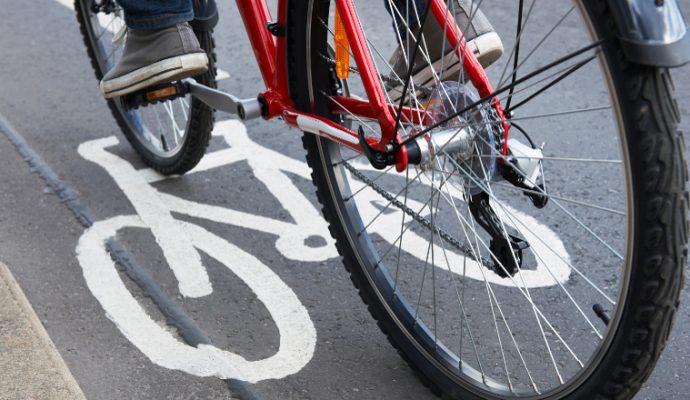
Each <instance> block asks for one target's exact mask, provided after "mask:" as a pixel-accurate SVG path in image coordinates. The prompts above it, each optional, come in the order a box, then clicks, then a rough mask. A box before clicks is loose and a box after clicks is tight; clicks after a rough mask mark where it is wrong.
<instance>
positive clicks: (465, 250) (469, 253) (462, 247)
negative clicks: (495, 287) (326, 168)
mask: <svg viewBox="0 0 690 400" xmlns="http://www.w3.org/2000/svg"><path fill="white" fill-rule="evenodd" d="M342 164H343V165H344V166H345V168H346V169H347V170H348V171H350V172H351V173H352V174H353V175H354V176H356V177H357V178H358V179H360V180H361V181H362V182H364V183H365V184H366V185H367V186H369V187H371V188H372V189H373V190H374V191H375V192H376V193H378V194H379V195H381V197H383V198H384V199H386V200H388V201H389V202H390V203H391V204H393V205H394V206H395V207H397V208H399V209H400V210H402V211H403V212H404V213H405V214H407V215H409V216H411V217H412V218H413V219H414V220H415V221H417V222H419V223H420V224H422V226H424V227H426V228H427V229H429V230H431V231H434V233H436V234H438V235H439V237H440V238H441V239H443V240H444V241H446V242H447V243H449V244H450V245H451V246H453V247H454V248H456V249H457V250H459V251H460V252H461V253H462V255H463V256H466V257H469V258H471V259H472V260H474V261H477V262H479V263H480V264H482V265H484V266H486V267H489V266H491V265H492V263H491V261H489V260H487V259H485V258H483V257H479V259H477V257H476V256H475V255H474V251H473V250H472V248H471V247H469V246H467V245H466V244H463V243H460V241H458V240H457V239H456V238H454V237H453V236H452V235H450V234H449V233H448V232H446V231H444V230H443V229H441V228H438V227H436V226H433V225H432V223H431V221H429V220H428V219H426V218H424V217H423V216H421V215H420V214H419V213H417V212H415V211H414V210H413V209H411V208H410V207H408V206H406V205H405V204H403V203H402V202H401V201H400V200H398V199H396V198H395V197H394V196H393V195H391V194H390V193H388V191H386V190H385V189H383V188H382V187H381V186H379V185H377V184H376V182H374V181H373V180H371V179H369V178H367V177H366V175H364V174H363V173H361V172H360V171H359V170H358V169H357V168H355V167H353V166H352V164H350V163H349V162H347V161H343V163H342Z"/></svg>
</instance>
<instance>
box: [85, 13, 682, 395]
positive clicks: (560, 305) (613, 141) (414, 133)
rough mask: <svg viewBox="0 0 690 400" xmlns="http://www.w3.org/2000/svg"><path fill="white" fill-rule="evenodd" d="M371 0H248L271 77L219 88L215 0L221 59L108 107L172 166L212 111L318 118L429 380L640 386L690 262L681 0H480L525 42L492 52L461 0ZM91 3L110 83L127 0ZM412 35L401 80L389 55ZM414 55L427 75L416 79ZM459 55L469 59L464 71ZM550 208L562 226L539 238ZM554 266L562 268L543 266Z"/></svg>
mask: <svg viewBox="0 0 690 400" xmlns="http://www.w3.org/2000/svg"><path fill="white" fill-rule="evenodd" d="M331 3H333V4H331ZM353 3H354V2H353V1H350V0H336V1H335V2H330V1H327V0H309V1H302V2H296V1H291V0H282V1H279V3H278V14H277V15H278V18H277V20H275V21H274V20H273V18H272V17H271V14H270V12H269V9H268V6H267V5H266V3H265V2H250V1H245V0H238V1H237V6H238V8H239V11H240V13H241V16H242V19H243V21H244V23H245V28H246V29H247V33H248V35H249V39H250V42H251V45H252V48H253V50H254V54H255V56H256V58H257V62H258V65H259V68H260V71H261V74H262V77H263V79H264V82H265V83H266V87H267V90H266V91H265V92H263V93H261V94H259V96H257V98H254V99H247V100H241V99H238V98H237V97H235V96H232V95H229V94H225V93H223V92H221V91H218V90H215V89H213V88H214V87H215V79H214V73H215V66H214V61H215V55H214V41H213V35H212V28H213V26H214V25H215V22H216V20H217V11H216V9H215V4H214V3H213V2H201V1H197V2H195V5H196V9H197V13H196V15H197V19H196V20H195V22H194V23H193V26H194V27H195V29H196V31H197V34H198V36H199V38H200V42H201V43H202V46H203V47H204V49H205V50H206V51H207V52H208V53H209V55H210V57H209V58H210V59H211V68H210V69H209V72H208V73H206V74H204V75H202V76H200V77H197V78H196V79H187V80H183V81H180V82H175V83H171V84H169V85H164V86H162V87H157V88H150V89H147V90H144V91H142V92H139V93H136V94H133V95H129V96H126V97H124V98H118V99H114V100H111V101H109V105H110V108H111V110H112V111H113V113H114V115H115V117H116V119H117V121H118V123H119V124H120V126H121V128H122V129H123V131H124V133H125V136H126V137H127V139H128V140H129V141H130V143H131V144H132V146H133V147H134V148H135V149H136V150H137V151H138V153H139V154H140V156H141V157H142V159H143V160H144V161H145V162H146V163H147V164H148V165H150V166H151V167H153V168H154V169H156V170H158V171H160V172H162V173H166V174H181V173H184V172H186V171H188V170H189V169H191V168H193V167H194V165H196V163H197V162H198V161H199V160H200V159H201V157H202V156H203V152H204V149H205V147H206V145H207V143H208V137H209V133H210V130H211V128H212V123H213V110H212V108H211V107H213V108H216V109H219V110H223V111H227V112H230V113H233V114H237V115H238V116H239V117H240V118H242V119H251V118H259V117H263V118H265V119H271V118H282V119H283V121H284V122H285V123H287V124H288V125H289V126H292V127H295V128H298V129H299V130H301V131H303V132H305V134H304V135H303V138H302V140H303V144H304V147H305V149H306V152H307V156H306V157H307V162H308V164H309V165H310V167H311V168H312V180H313V181H314V184H315V186H316V191H317V196H318V199H319V201H320V202H321V204H322V206H323V210H322V211H323V214H324V216H325V218H326V220H327V221H328V222H329V224H330V231H331V235H332V236H333V237H334V239H335V241H336V247H337V249H338V251H339V253H340V255H341V256H342V258H343V262H344V264H345V267H346V268H347V269H348V271H349V272H350V274H351V278H352V281H353V283H354V284H355V286H356V287H357V288H358V290H359V294H360V296H361V297H362V299H363V300H364V301H365V303H367V304H368V306H369V311H370V312H371V314H372V315H373V317H374V318H375V319H376V320H377V321H378V324H379V326H380V328H381V329H382V331H383V332H384V333H385V334H386V335H387V337H388V339H389V340H390V342H391V343H392V344H393V346H395V347H396V348H397V349H398V350H399V351H400V353H401V355H402V357H403V358H404V359H405V360H406V361H407V362H408V363H409V364H410V365H411V366H412V368H413V369H414V370H416V371H417V372H418V373H419V376H420V377H421V379H422V381H423V382H424V383H425V384H427V385H428V386H429V387H430V388H431V390H432V391H434V393H437V394H440V395H441V394H442V395H445V396H448V397H451V398H463V399H494V398H530V399H562V398H581V399H590V398H596V397H602V398H630V397H632V396H633V395H634V394H635V393H636V392H637V391H638V390H639V388H640V387H641V385H642V383H643V382H644V381H645V379H646V378H647V377H648V376H649V375H650V373H651V371H652V369H653V368H654V364H655V363H656V360H657V359H658V357H659V355H660V353H661V350H662V349H663V347H664V344H665V342H666V340H667V338H668V335H669V332H670V328H671V325H672V322H673V318H674V313H675V311H676V310H677V308H678V298H679V294H680V290H681V288H682V284H683V278H684V267H685V265H686V261H687V241H688V238H687V234H688V225H687V208H688V193H687V191H686V189H685V185H686V182H687V172H686V167H685V158H684V150H683V149H684V144H683V137H682V134H681V132H679V131H678V129H677V127H678V119H679V113H678V110H677V107H676V104H675V101H674V100H673V87H672V82H671V78H670V75H669V72H668V69H669V68H670V67H674V66H677V65H681V64H684V63H685V62H687V61H688V60H690V50H688V49H689V47H690V46H689V45H688V43H689V41H690V36H689V35H687V29H686V28H685V22H684V20H683V18H682V16H681V15H680V12H679V10H678V5H677V3H676V2H675V1H665V2H664V1H657V2H643V1H630V2H624V1H579V2H575V3H574V4H572V3H571V2H570V1H565V0H564V1H549V2H547V3H546V4H539V7H535V1H531V2H530V1H529V0H528V1H527V2H525V1H524V0H520V1H519V2H514V3H512V4H506V3H501V4H500V5H495V6H493V8H492V4H495V3H496V2H494V3H491V2H483V1H481V0H480V1H476V2H474V6H473V10H476V9H477V8H478V7H479V6H480V5H481V7H482V10H484V12H486V13H488V14H492V13H494V14H493V15H491V17H492V19H493V18H494V17H495V18H497V20H498V21H500V23H501V24H500V25H499V26H497V27H496V28H497V29H498V30H501V29H504V30H507V31H512V32H513V34H512V36H511V35H510V34H508V33H506V32H500V33H501V37H502V38H504V40H511V41H513V42H514V43H511V46H509V47H508V48H511V50H510V51H507V52H506V54H504V58H503V61H501V62H502V63H503V66H501V65H500V63H499V64H497V65H496V66H493V67H491V68H490V69H487V70H485V69H484V68H483V67H482V66H481V64H479V62H478V61H477V59H476V57H475V55H474V54H473V52H472V49H470V48H469V46H467V43H466V42H465V40H464V37H463V33H462V32H463V31H464V30H466V28H467V27H462V26H458V23H456V22H455V21H454V19H453V18H452V17H450V16H451V15H453V13H452V11H453V8H454V7H455V5H454V2H452V1H451V2H449V4H448V5H446V3H445V2H443V1H440V0H430V1H428V2H427V6H426V7H425V8H424V9H421V10H420V9H418V8H417V7H416V5H415V4H414V2H407V5H405V6H404V7H398V6H397V5H396V4H394V2H393V1H392V0H387V1H386V4H387V7H384V5H383V4H379V3H378V2H376V4H374V3H373V2H359V4H358V5H357V6H355V5H354V4H353ZM398 4H399V3H398ZM511 5H512V6H513V7H514V12H510V11H506V9H507V7H508V6H511ZM401 8H402V9H401ZM76 9H77V16H78V20H79V23H80V26H81V30H82V33H83V35H84V40H85V43H86V46H87V49H88V51H89V55H90V57H91V60H92V64H93V66H94V68H95V70H96V75H97V77H98V78H99V79H100V78H101V77H102V75H103V73H104V72H105V71H107V70H108V68H110V67H111V66H112V65H113V60H114V59H115V58H116V57H117V55H118V52H119V46H120V45H121V40H120V39H121V36H122V35H123V32H124V31H123V28H122V27H123V26H124V25H123V24H122V19H121V10H120V9H119V8H118V7H117V3H116V2H115V1H111V0H102V1H97V0H77V1H76ZM391 15H393V16H395V15H397V16H398V17H399V18H391ZM507 15H513V16H515V17H516V18H515V22H514V24H512V25H511V24H508V23H504V21H503V20H504V19H505V16H507ZM410 16H412V19H410ZM470 18H471V16H470ZM381 21H392V22H390V23H389V22H386V23H385V24H383V23H381ZM401 21H402V22H401ZM535 21H536V22H535ZM539 21H546V23H539ZM391 24H394V25H395V29H394V28H393V27H391V26H390V25H391ZM400 24H402V26H400ZM434 24H436V25H434ZM430 26H436V28H437V29H440V30H441V31H442V32H443V37H444V38H445V41H444V44H443V46H444V50H445V49H446V48H447V49H448V52H446V51H443V52H442V54H443V55H444V57H442V59H441V61H440V62H439V63H432V62H431V58H430V56H429V51H428V44H427V43H425V41H426V38H425V35H424V34H423V32H425V29H430V28H429V27H430ZM400 32H406V34H405V35H404V37H403V35H401V34H400ZM390 38H394V40H387V39H390ZM527 42H529V43H533V44H532V45H530V44H529V43H527ZM396 46H397V48H398V49H399V50H400V51H401V52H402V54H403V57H404V59H405V60H406V65H405V68H404V69H405V70H406V73H404V74H403V76H399V75H398V74H397V73H396V72H395V68H393V67H394V66H391V65H390V64H389V63H388V61H387V59H386V58H385V57H384V54H386V52H387V51H392V50H394V48H395V47H396ZM446 46H447V47H446ZM525 51H527V53H526V54H525ZM547 51H548V54H545V53H546V52H547ZM418 56H419V57H420V58H419V59H421V60H422V61H421V62H422V63H425V64H426V65H427V66H428V67H430V70H431V71H432V74H431V75H432V76H431V78H430V79H429V80H428V81H425V82H417V81H415V79H414V77H413V76H412V75H413V74H412V70H413V67H414V65H415V63H416V62H417V60H418ZM410 60H415V61H414V62H411V61H410ZM456 63H459V65H461V66H462V73H460V74H458V75H457V77H456V76H453V79H452V80H449V79H445V78H444V77H446V75H447V69H449V68H452V67H453V66H454V65H455V64H456ZM492 82H496V84H495V85H492ZM494 87H495V89H494ZM394 98H399V99H400V100H397V101H393V99H394ZM176 109H179V112H177V113H176V111H175V110H176ZM518 110H519V113H520V114H518ZM544 110H547V111H544ZM161 115H164V116H165V115H167V117H168V120H166V121H163V122H166V123H169V124H170V129H169V130H167V129H164V126H163V123H162V122H161V118H160V116H161ZM181 125H183V126H184V127H185V128H184V129H182V128H180V126H181ZM156 128H158V130H157V131H156ZM568 130H570V131H572V132H574V133H576V134H577V140H579V141H580V143H584V144H589V145H590V146H589V147H587V146H578V144H577V143H574V142H573V141H572V140H573V135H568V134H566V133H565V132H567V131H568ZM361 193H366V194H367V195H366V196H362V195H361ZM372 196H374V197H376V198H378V199H379V200H377V201H371V200H370V198H371V197H372ZM363 199H365V200H363ZM537 221H539V222H540V223H541V224H544V225H546V226H548V227H549V229H550V230H552V231H554V232H556V233H557V236H555V237H554V236H550V235H546V234H542V235H537V234H535V232H534V228H533V227H534V226H536V225H535V224H536V222H537ZM420 242H421V243H425V244H424V245H421V246H420V245H419V243H420ZM558 243H562V245H560V244H558ZM539 266H543V268H542V271H543V272H544V274H545V276H546V278H545V279H542V281H541V283H540V284H539V285H533V284H531V283H528V280H527V279H526V276H528V275H529V274H530V273H531V272H534V271H535V270H537V268H538V267H539ZM563 266H565V267H566V268H565V269H564V268H562V267H563ZM564 271H565V272H564ZM545 282H546V287H544V286H545V285H544V283H545Z"/></svg>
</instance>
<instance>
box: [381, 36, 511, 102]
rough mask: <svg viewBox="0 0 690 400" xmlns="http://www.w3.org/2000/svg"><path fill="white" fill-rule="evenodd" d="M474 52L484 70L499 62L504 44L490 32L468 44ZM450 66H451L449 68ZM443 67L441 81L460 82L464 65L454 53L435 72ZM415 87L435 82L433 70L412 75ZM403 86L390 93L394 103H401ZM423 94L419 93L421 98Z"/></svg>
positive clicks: (440, 63) (429, 69) (441, 62)
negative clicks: (450, 79)
mask: <svg viewBox="0 0 690 400" xmlns="http://www.w3.org/2000/svg"><path fill="white" fill-rule="evenodd" d="M467 45H468V46H469V47H470V50H472V53H474V55H475V56H476V57H477V60H478V61H479V63H480V64H482V66H483V67H484V68H488V67H489V66H491V64H493V63H494V62H496V60H498V59H499V58H500V57H501V55H502V54H503V44H502V43H501V38H500V37H499V36H498V34H497V33H496V32H488V33H485V34H483V35H481V36H477V37H476V38H474V39H473V40H471V41H470V42H468V43H467ZM449 64H450V66H448V65H449ZM442 66H446V68H445V70H444V73H443V76H442V77H441V81H445V80H449V78H451V77H452V80H454V81H458V80H459V79H460V74H461V73H462V65H461V64H460V61H458V58H457V57H456V56H455V54H454V53H453V52H450V53H448V54H446V55H445V56H444V57H443V59H441V60H438V61H436V62H434V63H433V64H432V67H433V70H434V71H436V70H438V69H439V68H441V67H442ZM412 79H413V80H414V83H415V85H417V86H426V85H428V84H429V83H430V82H432V81H433V80H434V74H433V73H432V68H422V70H421V71H419V72H417V73H416V74H414V75H412ZM402 88H403V85H398V86H396V87H394V88H393V89H390V90H389V91H388V95H389V96H390V98H391V100H392V101H399V100H400V97H401V94H402V93H401V92H402ZM420 95H421V92H418V93H417V96H420Z"/></svg>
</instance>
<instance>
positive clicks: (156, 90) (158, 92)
mask: <svg viewBox="0 0 690 400" xmlns="http://www.w3.org/2000/svg"><path fill="white" fill-rule="evenodd" d="M187 93H189V86H188V85H186V84H185V82H183V81H176V82H170V83H164V84H161V85H155V86H150V87H147V88H144V89H142V90H139V91H136V92H133V93H130V94H127V95H124V96H122V100H123V102H124V105H125V107H126V108H127V109H128V110H131V109H137V108H139V107H146V106H148V105H150V104H157V103H161V102H164V101H168V100H174V99H176V98H178V97H183V96H185V95H186V94H187Z"/></svg>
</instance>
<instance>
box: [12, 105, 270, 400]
mask: <svg viewBox="0 0 690 400" xmlns="http://www.w3.org/2000/svg"><path fill="white" fill-rule="evenodd" d="M0 133H2V134H4V135H5V137H7V139H8V140H9V141H10V143H12V145H13V146H14V147H15V149H16V151H17V153H18V154H19V155H20V156H21V157H22V158H23V159H24V160H25V161H26V163H27V165H28V166H29V168H30V169H31V171H34V172H36V173H37V174H38V175H39V177H40V178H41V179H43V181H44V182H45V183H46V185H47V186H48V187H49V188H50V189H51V190H52V191H53V192H54V193H55V195H56V196H57V197H58V198H59V199H60V201H61V202H62V203H63V204H64V205H65V207H67V209H68V210H70V212H71V213H72V214H73V215H74V217H75V219H76V220H77V222H78V223H79V224H80V225H81V226H83V227H84V228H90V227H91V226H93V224H94V222H93V221H94V218H93V213H92V212H91V210H90V209H89V208H88V207H87V206H85V205H84V204H83V203H82V201H81V198H80V196H79V194H78V193H77V192H76V191H75V190H74V189H72V188H71V187H70V186H68V185H67V184H65V183H64V182H63V181H62V180H60V178H59V176H58V175H57V174H56V173H55V171H53V169H52V168H51V167H50V166H49V165H48V164H47V163H46V162H45V161H44V160H43V158H42V157H41V156H40V155H39V154H38V153H36V151H34V150H33V148H31V146H29V144H28V143H27V142H26V140H25V139H24V136H23V135H22V134H20V133H19V132H18V131H17V130H16V129H14V127H13V126H12V124H11V123H10V122H9V120H8V119H7V118H5V117H4V116H3V115H2V114H0ZM107 246H108V249H109V250H110V257H111V258H112V259H113V260H114V261H116V262H117V263H118V264H120V265H121V266H123V268H124V269H125V272H126V273H127V275H128V276H129V277H130V278H131V279H132V281H134V282H135V283H136V284H137V285H138V286H139V287H141V289H142V290H143V292H144V293H145V294H146V296H149V297H150V298H151V299H152V300H153V301H154V302H155V303H156V304H157V305H158V307H159V309H160V311H161V312H162V313H163V314H164V315H165V317H166V320H167V321H168V323H169V324H170V325H173V326H175V327H176V328H177V329H178V332H179V333H180V336H182V337H183V338H184V340H185V341H186V342H187V343H189V344H190V345H192V346H197V345H200V344H207V343H209V344H210V343H211V341H210V339H209V338H208V336H207V335H206V334H205V333H204V332H203V331H202V330H201V329H200V328H199V327H198V326H196V325H195V323H194V322H193V320H192V319H191V318H189V317H188V316H187V315H186V314H185V312H184V311H183V310H182V309H181V308H180V307H179V306H178V305H177V303H175V302H174V301H173V300H171V299H170V298H169V297H168V296H166V295H165V294H164V292H163V290H162V289H161V288H160V286H158V284H157V283H156V282H155V281H154V280H153V279H152V278H151V277H150V276H148V275H147V274H146V272H145V270H144V269H143V268H142V267H141V266H139V265H138V264H136V262H135V261H134V258H133V256H132V255H131V254H130V253H129V252H128V251H127V250H126V249H124V248H123V247H122V245H120V244H119V242H117V240H115V239H112V240H110V241H108V243H107ZM223 381H224V382H225V384H226V385H227V386H228V389H229V390H230V391H231V392H232V394H233V395H235V396H238V398H239V399H240V400H260V397H259V396H258V395H257V394H256V392H255V391H254V388H253V386H252V385H249V384H248V383H246V382H244V381H242V380H237V379H224V380H223Z"/></svg>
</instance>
